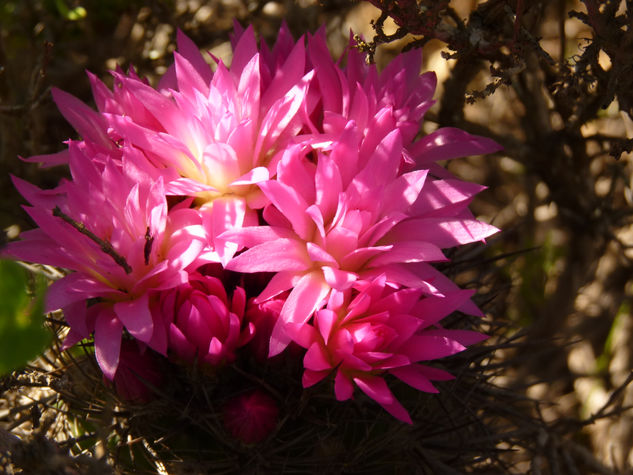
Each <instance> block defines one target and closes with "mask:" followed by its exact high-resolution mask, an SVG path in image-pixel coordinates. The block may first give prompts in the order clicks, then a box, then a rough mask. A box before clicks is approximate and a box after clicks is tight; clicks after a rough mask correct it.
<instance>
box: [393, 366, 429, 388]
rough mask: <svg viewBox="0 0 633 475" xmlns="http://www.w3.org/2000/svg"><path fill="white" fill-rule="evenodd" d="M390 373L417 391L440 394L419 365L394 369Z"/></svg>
mask: <svg viewBox="0 0 633 475" xmlns="http://www.w3.org/2000/svg"><path fill="white" fill-rule="evenodd" d="M389 372H390V373H391V374H393V375H394V376H395V377H396V378H398V379H400V380H402V381H404V382H405V383H407V384H408V385H409V386H411V387H413V388H415V389H418V390H420V391H424V392H426V393H437V392H439V391H438V390H437V389H436V388H435V386H433V384H431V381H430V380H429V378H428V377H427V376H426V374H425V373H424V371H422V370H421V368H420V367H419V366H418V365H410V366H403V367H401V368H393V369H391V370H389Z"/></svg>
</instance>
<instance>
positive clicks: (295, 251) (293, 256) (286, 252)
mask: <svg viewBox="0 0 633 475" xmlns="http://www.w3.org/2000/svg"><path fill="white" fill-rule="evenodd" d="M304 246H305V245H304ZM311 265H312V263H311V261H310V260H309V258H308V255H307V252H306V251H305V249H302V248H301V242H300V241H297V240H295V239H286V238H279V239H275V240H274V241H269V242H264V243H262V244H258V245H257V246H255V247H252V248H250V249H247V250H246V251H244V252H243V253H241V254H239V255H237V256H235V257H234V258H233V259H231V261H229V263H228V264H227V265H226V269H228V270H232V271H235V272H245V273H253V272H279V271H301V270H307V269H309V268H310V267H311Z"/></svg>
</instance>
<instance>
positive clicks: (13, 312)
mask: <svg viewBox="0 0 633 475" xmlns="http://www.w3.org/2000/svg"><path fill="white" fill-rule="evenodd" d="M29 277H30V276H29V272H28V271H27V270H26V269H24V268H23V267H22V266H20V265H19V264H17V263H15V262H12V261H5V260H0V374H4V373H7V372H9V371H11V370H13V369H16V368H19V367H22V366H24V365H25V364H27V363H28V362H29V361H30V360H32V359H33V358H35V357H36V356H37V355H39V354H40V353H41V352H42V351H43V350H44V349H45V348H46V346H47V345H48V344H50V341H51V333H50V331H49V330H47V329H46V328H44V318H43V314H44V293H45V291H46V287H47V282H46V279H45V278H44V277H43V276H41V275H33V276H32V277H33V279H29ZM30 290H32V291H30Z"/></svg>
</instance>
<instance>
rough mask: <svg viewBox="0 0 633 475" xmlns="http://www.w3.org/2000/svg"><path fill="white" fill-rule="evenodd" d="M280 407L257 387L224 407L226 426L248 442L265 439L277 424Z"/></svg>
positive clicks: (243, 440) (230, 431)
mask: <svg viewBox="0 0 633 475" xmlns="http://www.w3.org/2000/svg"><path fill="white" fill-rule="evenodd" d="M278 416H279V408H278V407H277V403H276V402H275V400H274V399H273V398H272V397H270V396H269V395H268V394H266V393H265V392H263V391H261V390H259V389H256V390H254V391H251V392H248V393H246V394H242V395H240V396H237V397H236V398H235V399H233V400H231V401H229V402H228V403H227V404H226V406H225V407H224V426H225V427H226V429H227V431H228V432H229V433H230V434H231V435H232V436H233V437H235V438H236V439H239V440H241V441H242V442H244V443H246V444H255V443H258V442H261V441H262V440H264V439H265V438H266V437H268V435H270V433H271V432H272V430H273V429H274V428H275V426H276V425H277V418H278Z"/></svg>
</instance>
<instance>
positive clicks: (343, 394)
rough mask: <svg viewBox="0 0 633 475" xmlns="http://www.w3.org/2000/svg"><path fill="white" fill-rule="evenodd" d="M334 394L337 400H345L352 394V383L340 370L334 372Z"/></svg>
mask: <svg viewBox="0 0 633 475" xmlns="http://www.w3.org/2000/svg"><path fill="white" fill-rule="evenodd" d="M334 394H336V400H337V401H346V400H348V399H350V398H351V397H352V395H353V394H354V385H353V384H352V382H351V381H350V379H349V378H348V377H347V376H345V374H344V373H343V372H342V371H341V370H338V371H337V372H336V377H335V378H334Z"/></svg>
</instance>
